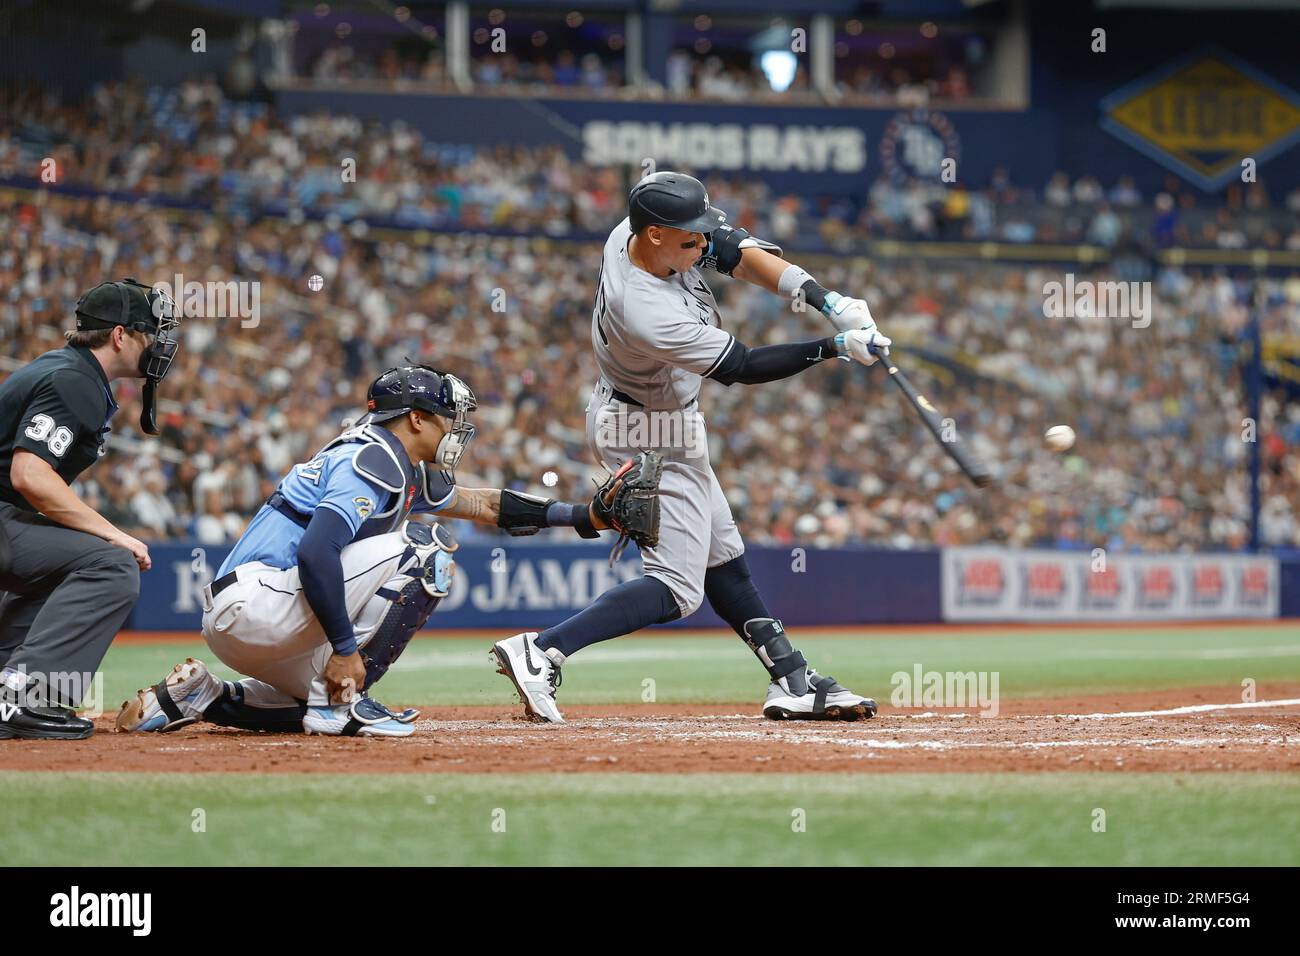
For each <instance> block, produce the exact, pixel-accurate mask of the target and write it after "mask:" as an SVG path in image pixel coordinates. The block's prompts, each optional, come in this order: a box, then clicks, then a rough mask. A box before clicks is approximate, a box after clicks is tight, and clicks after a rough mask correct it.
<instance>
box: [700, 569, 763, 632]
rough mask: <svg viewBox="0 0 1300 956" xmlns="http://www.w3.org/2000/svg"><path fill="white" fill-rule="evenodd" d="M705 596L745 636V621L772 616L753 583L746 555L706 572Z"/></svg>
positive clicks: (736, 630)
mask: <svg viewBox="0 0 1300 956" xmlns="http://www.w3.org/2000/svg"><path fill="white" fill-rule="evenodd" d="M704 596H705V597H706V598H708V601H709V606H710V607H711V608H713V610H714V612H715V613H716V614H717V615H718V617H720V618H722V619H723V620H724V621H726V622H727V623H728V624H730V625H731V626H732V628H733V629H734V630H735V632H736V633H737V634H739V635H740V636H741V637H742V638H744V637H746V635H745V622H746V621H752V620H753V619H754V618H763V617H766V618H770V617H771V616H772V615H771V614H769V613H768V612H767V605H766V604H764V603H763V599H762V597H760V596H759V593H758V588H756V587H755V586H754V579H753V578H752V577H750V575H749V564H748V563H747V562H746V561H745V556H744V555H743V554H741V555H738V556H736V557H734V558H732V559H731V560H730V561H728V562H727V563H726V564H720V565H718V566H717V567H716V568H709V570H708V571H706V572H705V574H704Z"/></svg>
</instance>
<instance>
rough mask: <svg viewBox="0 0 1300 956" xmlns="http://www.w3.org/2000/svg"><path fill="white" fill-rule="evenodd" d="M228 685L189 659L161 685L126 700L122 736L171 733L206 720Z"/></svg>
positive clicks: (119, 726)
mask: <svg viewBox="0 0 1300 956" xmlns="http://www.w3.org/2000/svg"><path fill="white" fill-rule="evenodd" d="M224 690H225V684H224V683H223V682H222V681H221V679H220V678H218V677H214V676H213V675H212V674H210V673H208V669H207V667H205V666H204V664H203V662H202V661H196V660H195V659H194V658H192V657H187V658H186V659H185V663H184V664H177V665H176V666H175V667H173V668H172V672H171V673H170V674H168V675H167V676H166V677H164V678H163V679H162V680H161V681H159V682H158V683H157V684H154V685H153V686H152V687H150V688H147V689H145V690H142V691H140V692H138V693H137V694H136V695H135V699H133V700H124V701H122V709H121V710H120V711H119V712H118V715H117V730H118V732H119V733H140V732H144V733H159V734H166V733H171V731H173V730H179V729H180V728H182V727H186V726H189V725H190V724H192V723H195V722H196V721H199V720H202V719H203V711H204V710H206V709H207V708H208V706H209V705H210V704H211V703H212V702H213V701H215V700H216V699H217V698H218V697H220V696H221V694H222V692H223V691H224Z"/></svg>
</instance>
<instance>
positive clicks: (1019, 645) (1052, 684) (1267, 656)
mask: <svg viewBox="0 0 1300 956" xmlns="http://www.w3.org/2000/svg"><path fill="white" fill-rule="evenodd" d="M661 633H664V634H665V636H662V637H660V636H655V637H628V638H621V639H619V640H615V641H610V642H608V643H605V644H601V645H598V646H595V647H592V648H588V649H587V650H584V651H583V652H582V653H580V654H577V655H575V656H574V657H573V658H572V660H571V661H570V662H569V663H568V664H567V665H565V668H564V687H563V689H562V690H561V692H560V693H561V701H562V702H563V703H568V704H595V703H624V702H635V701H640V700H641V699H642V686H643V681H645V680H647V679H652V680H654V682H655V695H656V700H658V701H660V702H664V703H675V702H683V703H708V702H724V703H741V702H748V701H754V702H757V701H759V700H761V699H762V696H763V693H764V689H765V687H766V683H767V681H766V675H765V674H764V673H763V671H762V669H761V668H760V666H759V664H758V662H757V661H755V660H754V657H753V655H752V654H751V653H750V652H749V650H748V649H747V648H746V647H745V646H744V645H743V644H742V643H741V642H740V640H739V639H738V638H736V637H735V636H734V635H733V634H731V633H730V632H727V633H723V632H720V631H718V632H698V631H697V632H692V633H688V634H686V635H683V636H676V635H671V636H670V632H661ZM792 634H793V637H794V639H795V642H796V645H797V646H798V647H800V648H801V649H802V650H803V652H804V654H805V655H806V656H807V658H808V660H809V661H810V662H811V663H812V665H813V666H814V667H816V668H818V670H820V671H821V672H822V673H829V674H832V675H834V676H835V678H836V679H838V680H839V681H840V682H841V683H842V684H844V685H846V686H848V687H850V688H852V689H854V690H857V691H858V692H860V693H863V694H873V695H875V696H877V697H878V698H879V699H881V700H887V699H888V697H889V692H890V689H891V683H890V677H891V675H892V674H894V673H895V672H897V671H906V672H908V673H909V674H910V673H911V671H912V668H913V667H914V665H916V664H920V665H922V667H923V668H924V669H925V670H936V671H970V670H975V671H997V672H998V673H999V675H1000V678H999V683H1000V687H999V690H1000V692H1001V694H1002V696H1003V697H1005V698H1016V697H1038V696H1049V695H1062V694H1089V693H1103V692H1107V691H1123V690H1140V689H1143V688H1151V689H1160V688H1172V687H1192V686H1207V685H1222V686H1223V687H1224V689H1225V691H1229V692H1231V691H1233V689H1234V688H1235V689H1237V690H1236V693H1240V690H1239V689H1240V686H1241V681H1242V679H1243V678H1246V677H1251V678H1254V679H1255V681H1256V682H1257V683H1258V684H1261V685H1267V684H1268V683H1269V682H1274V683H1278V682H1284V683H1296V682H1300V626H1297V627H1295V628H1290V627H1282V628H1250V627H1239V626H1238V627H1234V626H1225V627H1223V628H1199V627H1198V628H1179V627H1177V626H1171V627H1167V628H1159V629H1155V628H1152V629H1145V628H1135V629H1124V628H1116V627H1113V626H1109V627H1098V628H1096V629H1069V628H1060V629H1052V628H1048V627H1045V628H1042V629H1033V630H1028V629H1025V630H1021V629H1013V630H1008V631H1006V632H998V631H976V632H968V633H964V634H963V633H955V632H954V631H952V630H941V629H936V630H934V631H888V630H875V631H873V630H868V629H863V630H861V631H858V632H853V631H847V630H846V631H844V632H823V631H814V632H810V633H805V634H801V633H799V632H798V631H794V632H792ZM492 640H493V637H492V636H491V635H488V634H481V635H475V636H472V637H470V636H466V635H464V634H437V635H433V636H429V637H422V638H420V639H419V640H417V641H416V642H415V643H414V644H412V646H411V647H410V648H408V649H407V651H406V654H405V655H403V657H402V659H401V660H400V661H398V663H397V665H396V666H395V667H394V668H393V669H392V670H391V671H390V672H389V673H388V675H387V676H385V678H384V680H383V683H382V684H380V685H379V692H378V696H379V697H381V698H382V699H384V700H386V701H391V702H393V703H404V704H496V705H508V704H509V703H510V701H511V699H512V694H511V690H510V687H509V685H508V683H507V682H506V681H505V679H504V678H501V677H498V676H497V675H496V674H495V673H494V667H493V665H492V664H491V663H489V661H488V648H489V647H490V646H491V643H492ZM187 655H193V656H196V657H199V658H201V659H202V660H204V661H206V662H207V663H209V664H215V663H216V661H215V659H214V658H213V657H212V655H211V653H210V652H209V651H208V650H207V648H206V647H205V646H204V645H203V644H202V643H201V642H199V641H195V642H192V643H185V644H175V645H167V644H121V645H116V646H114V647H112V648H111V649H110V650H109V653H108V656H107V658H106V659H105V661H104V666H103V671H104V687H105V699H106V702H107V704H108V706H109V707H112V706H114V705H116V704H117V703H118V702H119V701H121V700H122V699H123V698H125V697H126V696H128V695H129V694H131V693H132V692H134V691H135V689H136V688H138V687H145V686H148V685H149V684H152V683H154V682H155V681H157V680H158V679H159V678H161V677H162V676H163V675H164V674H166V673H167V671H168V670H169V669H170V668H171V666H172V665H173V664H175V663H177V662H178V661H181V660H183V659H184V658H185V657H186V656H187ZM218 672H220V673H222V674H223V675H224V676H231V674H230V672H229V671H224V670H221V669H220V668H218Z"/></svg>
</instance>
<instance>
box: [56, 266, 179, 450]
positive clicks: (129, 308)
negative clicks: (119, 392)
mask: <svg viewBox="0 0 1300 956" xmlns="http://www.w3.org/2000/svg"><path fill="white" fill-rule="evenodd" d="M115 325H120V326H123V327H124V328H126V329H128V330H129V331H132V332H143V333H144V334H145V335H148V336H150V337H151V338H150V341H149V344H148V346H146V347H145V350H144V351H143V352H142V353H140V364H139V371H140V377H141V378H143V379H144V380H145V381H144V391H143V394H142V395H141V408H140V430H141V431H143V432H145V433H147V434H149V435H157V434H158V421H157V404H158V383H159V382H161V381H162V380H163V378H164V377H165V376H166V375H167V371H168V369H170V368H171V365H172V360H173V359H175V358H176V350H177V349H178V348H179V347H180V343H179V342H178V341H177V340H176V329H177V328H178V327H179V326H180V316H179V315H178V314H177V309H176V303H175V302H173V301H172V298H171V296H169V295H167V293H165V292H162V291H159V290H156V289H153V288H151V287H149V286H147V285H144V284H143V283H141V282H137V281H136V280H135V279H133V278H129V277H128V278H126V279H122V280H121V281H119V282H101V283H100V284H99V285H97V286H95V287H94V288H93V289H91V290H90V291H89V292H87V293H86V294H85V295H83V296H82V297H81V298H80V299H78V300H77V331H79V332H85V331H89V330H92V329H111V328H112V327H113V326H115Z"/></svg>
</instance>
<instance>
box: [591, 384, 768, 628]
mask: <svg viewBox="0 0 1300 956" xmlns="http://www.w3.org/2000/svg"><path fill="white" fill-rule="evenodd" d="M587 444H588V446H589V447H590V448H591V451H592V454H594V455H595V456H596V460H597V461H598V462H601V463H602V464H604V465H605V467H606V468H609V469H610V470H611V471H613V470H616V469H617V468H618V466H619V464H620V463H621V462H623V461H624V460H626V459H627V458H630V457H631V456H632V455H634V454H636V453H637V452H638V451H657V452H659V453H660V454H661V455H663V457H664V471H663V476H662V478H661V479H660V482H659V546H658V547H655V548H645V549H642V551H641V561H642V564H643V565H644V567H645V573H646V575H647V576H648V577H652V578H658V579H659V580H660V581H663V582H664V584H666V585H668V589H669V590H670V591H672V594H673V598H674V599H675V600H676V601H677V606H678V607H679V608H680V609H681V612H682V617H686V616H687V615H688V614H691V613H693V612H694V611H695V610H696V609H697V608H698V607H699V606H700V604H701V603H703V601H704V573H705V572H706V571H707V570H708V569H709V568H716V567H717V566H718V565H720V564H726V563H727V562H728V561H731V560H732V559H734V558H736V557H739V556H740V555H741V554H743V553H744V552H745V542H744V541H742V540H741V537H740V531H739V530H738V529H737V528H736V519H735V518H733V517H732V516H731V506H730V505H729V504H728V503H727V498H726V495H724V494H723V493H722V487H721V486H720V485H719V484H718V478H717V476H716V475H714V473H713V466H712V465H711V464H710V463H709V442H708V434H707V432H706V430H705V425H704V416H703V415H701V414H700V413H699V408H698V405H697V403H696V402H692V403H691V404H690V405H688V406H687V407H686V408H683V409H671V410H667V411H654V410H647V409H643V408H638V407H637V406H634V405H627V404H625V403H623V402H620V401H618V400H616V399H614V398H613V397H612V396H611V393H610V388H609V386H608V385H607V384H606V383H605V382H604V381H600V382H598V383H597V385H596V389H595V391H594V392H593V393H592V397H591V401H590V402H589V403H588V404H587Z"/></svg>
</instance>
